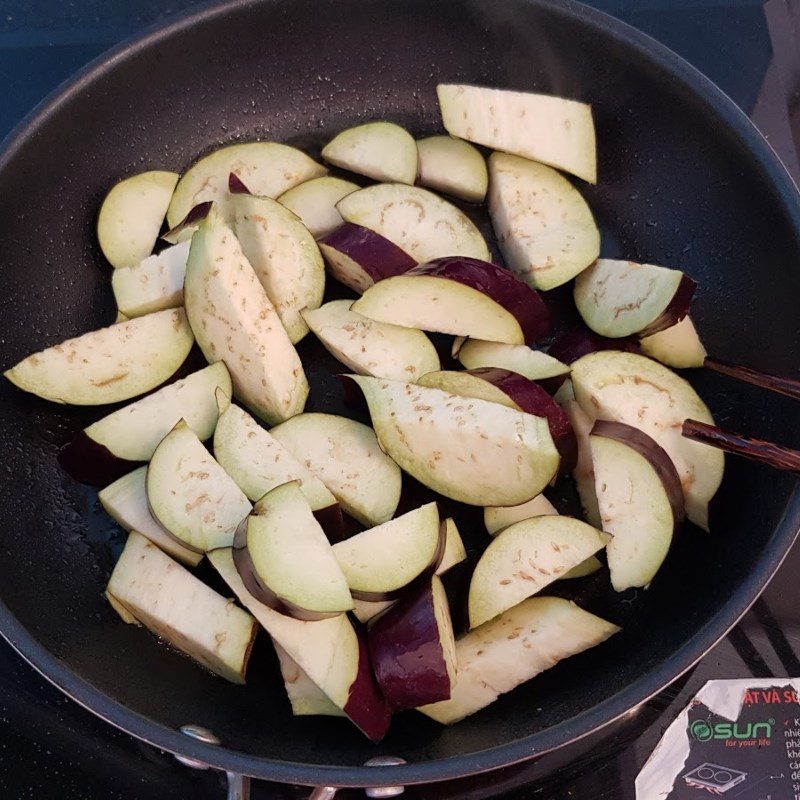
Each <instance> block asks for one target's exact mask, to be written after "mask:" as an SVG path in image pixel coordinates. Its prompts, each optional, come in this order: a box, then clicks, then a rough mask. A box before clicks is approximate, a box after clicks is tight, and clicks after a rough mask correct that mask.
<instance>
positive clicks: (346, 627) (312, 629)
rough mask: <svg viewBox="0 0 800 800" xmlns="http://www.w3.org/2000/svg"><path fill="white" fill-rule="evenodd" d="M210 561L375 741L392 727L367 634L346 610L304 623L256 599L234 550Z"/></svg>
mask: <svg viewBox="0 0 800 800" xmlns="http://www.w3.org/2000/svg"><path fill="white" fill-rule="evenodd" d="M208 560H209V561H210V562H211V564H212V566H213V567H214V568H215V569H216V570H217V572H219V574H220V575H221V576H222V578H223V580H224V581H225V582H226V583H227V584H228V586H229V587H230V588H231V590H232V591H233V593H234V594H235V595H236V597H237V598H238V599H239V602H240V603H241V604H242V605H243V606H244V607H245V608H246V609H247V610H248V611H249V612H250V613H251V614H252V615H253V616H254V617H255V618H256V619H257V620H258V622H259V623H260V624H261V625H262V626H263V628H264V630H266V632H267V633H268V634H269V635H270V636H271V637H272V638H273V640H274V641H275V642H277V643H278V644H280V646H281V647H282V648H283V649H284V650H285V651H286V652H287V653H288V655H289V656H290V657H291V658H292V660H293V661H294V662H295V663H297V664H298V666H299V667H300V668H301V669H302V670H303V671H304V672H305V673H306V674H307V675H308V677H309V679H310V680H312V681H313V682H314V683H315V684H316V685H317V686H318V687H319V688H320V689H321V690H322V691H323V692H324V693H325V694H326V695H327V696H328V697H329V698H330V700H331V701H332V702H333V703H334V704H335V705H336V706H337V707H338V708H340V709H342V711H344V713H345V714H346V715H347V716H348V717H349V719H350V720H351V721H352V722H353V723H354V724H355V725H356V726H357V727H358V728H359V729H360V730H361V731H362V732H363V733H364V735H365V736H367V737H369V738H370V739H371V740H372V741H374V742H379V741H380V740H381V739H382V738H383V737H384V736H385V734H386V731H387V730H388V728H389V721H390V718H391V712H390V711H389V707H388V705H387V704H386V701H385V700H384V698H383V697H382V696H381V693H380V690H379V689H378V684H377V683H376V681H375V675H374V673H373V671H372V667H371V665H370V661H369V652H368V650H367V645H366V641H365V636H364V635H363V634H361V633H360V632H358V631H357V630H356V629H355V628H354V626H353V624H352V623H351V622H350V620H349V619H348V617H347V615H346V614H339V615H338V616H335V617H329V618H327V619H322V620H318V621H315V622H304V621H302V620H298V619H293V618H292V617H287V616H286V615H284V614H281V613H279V612H278V611H274V610H273V609H271V608H269V607H268V606H266V605H264V604H263V603H261V602H259V601H258V600H256V598H254V597H253V595H252V594H250V592H249V591H248V590H247V588H246V587H245V585H244V583H243V582H242V579H241V577H240V576H239V573H238V571H237V569H236V566H235V564H234V561H233V553H232V550H231V548H229V547H226V548H220V549H218V550H214V551H212V552H210V553H209V554H208Z"/></svg>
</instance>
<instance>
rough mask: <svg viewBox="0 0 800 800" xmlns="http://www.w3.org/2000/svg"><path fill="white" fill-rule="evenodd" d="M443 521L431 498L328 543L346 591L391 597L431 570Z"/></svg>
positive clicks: (440, 550) (443, 535) (440, 547)
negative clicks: (330, 545) (347, 587)
mask: <svg viewBox="0 0 800 800" xmlns="http://www.w3.org/2000/svg"><path fill="white" fill-rule="evenodd" d="M446 542H447V526H446V525H445V524H444V523H443V522H440V521H439V509H438V507H437V505H436V503H427V504H426V505H424V506H420V507H419V508H416V509H414V510H413V511H409V512H408V513H406V514H402V515H401V516H399V517H396V518H395V519H392V520H389V522H384V523H383V524H382V525H378V526H376V527H374V528H369V529H368V530H366V531H362V532H361V533H357V534H356V535H355V536H351V537H350V538H349V539H345V540H344V541H343V542H338V543H337V544H335V545H334V546H333V554H334V556H335V557H336V560H337V561H338V562H339V566H340V567H341V570H342V572H343V573H344V576H345V579H346V581H347V585H348V586H349V587H350V593H351V594H352V595H353V597H354V598H357V599H359V600H369V601H380V600H393V599H396V598H397V597H399V596H400V594H401V593H402V592H403V590H404V589H406V587H408V586H409V585H410V584H412V583H413V582H414V581H417V580H420V579H422V578H424V577H425V576H429V575H432V574H433V573H435V572H436V569H437V568H438V566H439V563H440V562H441V560H442V556H443V555H444V550H445V544H446Z"/></svg>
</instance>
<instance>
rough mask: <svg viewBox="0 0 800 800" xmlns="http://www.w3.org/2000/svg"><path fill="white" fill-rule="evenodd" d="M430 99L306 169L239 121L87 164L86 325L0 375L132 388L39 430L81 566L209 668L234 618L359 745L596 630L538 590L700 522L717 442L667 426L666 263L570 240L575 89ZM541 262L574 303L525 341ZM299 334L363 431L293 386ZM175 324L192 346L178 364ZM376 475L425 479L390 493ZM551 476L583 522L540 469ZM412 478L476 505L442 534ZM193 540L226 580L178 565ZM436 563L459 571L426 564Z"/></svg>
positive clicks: (670, 415) (299, 706) (658, 555)
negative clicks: (182, 159)
mask: <svg viewBox="0 0 800 800" xmlns="http://www.w3.org/2000/svg"><path fill="white" fill-rule="evenodd" d="M438 96H439V102H440V106H441V111H442V118H443V122H444V127H445V129H446V130H447V133H448V134H449V135H433V136H427V137H426V138H422V139H419V140H417V141H415V139H414V138H413V137H412V136H411V134H410V133H409V132H408V131H406V130H405V129H404V128H402V127H401V126H399V125H397V124H395V123H394V122H389V121H374V122H368V123H366V124H363V125H359V126H357V127H354V128H350V129H348V130H345V131H342V132H340V133H339V134H338V135H337V136H335V137H334V138H333V139H332V140H331V141H330V142H328V143H327V145H326V146H325V147H324V148H323V149H322V151H321V157H322V159H323V160H324V161H325V162H327V163H328V164H330V165H332V166H333V167H335V168H337V170H336V172H335V174H333V175H329V174H327V173H328V170H327V168H326V167H325V166H323V165H322V164H321V163H319V162H317V161H315V160H313V159H312V158H311V157H309V156H308V155H307V154H305V153H303V152H301V151H299V150H297V149H295V148H293V147H289V146H287V145H284V144H279V143H275V142H252V143H248V144H237V145H232V146H229V147H224V148H222V149H220V150H217V151H215V152H213V153H211V154H210V155H208V156H206V157H204V158H202V159H200V160H199V161H197V162H196V163H195V164H194V165H192V166H191V167H190V168H189V169H188V170H187V171H186V172H185V173H184V174H183V175H178V174H175V173H172V172H165V171H150V172H144V173H141V174H139V175H134V176H132V177H129V178H127V179H126V180H124V181H122V182H121V183H119V184H117V185H116V186H114V187H113V188H112V189H111V191H110V192H109V193H108V195H107V196H106V198H105V200H104V202H103V204H102V207H101V209H100V213H99V218H98V226H97V227H98V238H99V241H100V245H101V248H102V251H103V253H104V255H105V256H106V258H107V259H108V261H109V263H110V264H111V266H112V267H113V268H114V271H113V277H112V280H111V286H112V289H113V292H114V297H115V299H116V302H117V307H118V309H119V319H118V321H117V322H116V323H115V324H114V325H112V326H110V327H107V328H103V329H101V330H97V331H93V332H90V333H86V334H84V335H82V336H80V337H78V338H75V339H71V340H68V341H66V342H63V343H62V344H58V345H56V346H54V347H50V348H48V349H46V350H43V351H42V352H39V353H35V354H34V355H31V356H29V357H28V358H26V359H24V360H23V361H21V362H20V363H19V364H17V365H16V366H14V367H12V368H11V369H9V370H8V371H7V372H6V373H5V374H6V377H7V378H8V379H9V380H11V381H12V382H13V383H14V384H16V386H18V387H19V388H20V389H22V390H25V391H27V392H31V393H33V394H36V395H38V396H40V397H43V398H46V399H48V400H51V401H53V402H58V403H68V404H73V405H92V406H94V405H105V404H110V403H120V402H123V401H130V400H133V399H134V398H137V397H138V398H139V399H136V400H133V402H131V403H129V404H128V405H125V406H124V407H122V408H119V409H118V410H115V411H113V412H112V413H110V414H108V415H106V416H104V417H102V418H101V419H99V420H98V421H97V422H95V423H93V424H92V425H90V426H89V427H87V428H85V429H84V430H83V431H80V432H79V433H77V435H76V436H75V437H74V439H73V440H72V441H71V442H70V443H69V444H68V445H67V446H66V447H65V448H64V449H63V451H62V452H61V454H60V460H61V463H62V465H63V466H64V467H65V469H66V470H67V471H68V472H69V473H70V474H71V475H72V476H73V477H75V478H76V479H78V480H81V481H83V482H86V483H91V484H94V485H98V486H101V487H102V489H101V490H100V492H99V500H100V502H101V503H102V505H103V507H104V508H105V510H106V511H107V512H108V514H109V515H110V516H112V517H113V518H114V519H115V520H116V521H117V522H118V523H119V525H120V526H121V527H122V528H123V529H125V530H126V531H128V532H129V534H128V539H127V544H126V546H125V548H124V551H123V552H122V555H121V557H120V558H119V561H118V562H117V564H116V567H115V568H114V570H113V572H112V574H111V576H110V579H109V582H108V587H107V591H106V595H107V597H108V600H109V602H110V603H111V605H112V606H113V608H114V609H115V610H116V611H117V612H118V613H119V615H120V617H121V618H122V620H123V621H124V622H127V623H132V624H137V625H142V626H144V627H146V628H148V629H150V630H151V631H152V632H153V633H154V634H156V635H157V636H159V637H161V638H162V639H165V640H166V641H168V642H169V643H171V644H172V645H173V646H174V647H175V648H177V649H179V650H181V651H183V652H184V653H185V654H187V655H189V656H191V657H193V658H194V659H196V660H197V661H198V662H199V663H200V664H202V665H203V666H204V667H206V668H207V669H209V670H211V671H213V672H214V673H216V674H217V675H219V676H220V677H221V678H224V679H226V680H229V681H232V682H234V683H239V684H243V683H244V682H245V676H246V671H247V666H248V659H249V656H250V651H251V648H252V644H253V641H254V638H255V636H256V634H257V632H258V631H259V629H263V630H264V631H265V632H266V634H268V635H269V637H271V639H272V642H273V643H274V646H275V650H276V653H277V657H278V659H279V662H280V667H281V673H282V675H283V679H284V682H285V687H286V693H287V696H288V699H289V702H290V703H291V707H292V710H293V712H294V713H295V714H297V715H309V714H321V715H329V716H342V717H347V718H349V719H350V721H351V722H352V723H354V724H355V725H356V726H357V727H358V728H359V729H360V730H361V731H362V732H363V733H364V734H365V735H366V736H367V737H369V738H370V739H372V740H374V741H379V740H380V739H381V738H382V737H383V736H384V735H385V733H386V731H387V729H388V727H389V723H390V718H391V715H392V714H393V713H396V712H401V711H404V710H409V709H417V710H418V711H420V712H422V714H424V715H426V716H427V717H429V718H431V719H433V720H436V721H437V722H440V723H443V724H450V723H454V722H457V721H458V720H461V719H463V718H464V717H466V716H468V715H471V714H474V713H476V712H479V711H480V710H481V709H483V708H485V707H486V706H488V705H489V704H491V703H492V702H493V701H494V700H495V699H497V697H498V696H500V695H501V694H504V693H506V692H509V691H512V690H513V689H514V688H515V687H516V686H518V685H519V684H521V683H523V682H525V681H527V680H530V679H531V678H533V677H534V676H536V675H537V674H538V673H539V672H541V671H543V670H545V669H549V668H552V667H554V666H555V665H556V664H557V662H558V661H560V660H561V659H564V658H567V657H569V656H572V655H575V654H577V653H580V652H582V651H584V650H586V649H588V648H591V647H595V646H598V645H600V644H601V643H602V642H604V641H605V640H606V639H608V638H609V637H610V636H612V635H613V634H615V633H616V632H617V631H618V630H619V629H618V627H617V626H616V625H615V624H613V622H611V621H606V620H605V619H601V618H600V617H598V616H595V615H594V614H592V613H590V612H589V611H588V610H584V609H582V608H579V607H578V606H577V605H576V604H575V603H574V602H572V601H571V600H569V599H564V598H562V597H554V596H546V595H547V593H548V587H551V591H552V588H553V584H554V583H555V582H557V581H558V582H561V581H564V580H570V581H574V582H576V581H581V580H593V581H610V583H611V585H612V586H613V588H614V589H615V590H617V591H618V592H623V591H626V590H628V589H631V588H643V587H647V586H648V585H649V584H650V583H651V582H652V581H653V580H656V579H657V573H658V570H659V567H660V566H661V565H662V563H663V562H664V560H665V559H666V558H668V557H669V550H670V543H671V541H672V537H673V534H674V531H675V528H676V525H677V524H678V523H680V522H681V521H682V520H683V519H684V517H687V518H688V519H689V520H690V521H691V522H693V523H694V524H696V525H698V526H700V527H703V528H707V527H708V504H709V502H710V500H711V499H712V497H713V496H714V493H715V492H716V490H717V488H718V487H719V484H720V481H721V480H722V473H723V467H724V463H723V455H722V453H721V452H720V451H718V450H716V449H713V448H711V447H708V446H706V445H705V444H702V443H698V442H695V441H690V440H689V439H687V438H684V437H682V435H681V427H682V425H683V422H684V420H685V419H687V418H691V419H694V420H697V421H699V422H704V423H708V424H713V419H712V417H711V414H710V413H709V411H708V409H707V408H706V406H705V405H704V403H703V401H702V400H701V399H700V397H698V395H697V394H696V393H695V391H694V390H693V389H692V387H691V386H690V385H689V384H688V383H687V382H686V381H685V380H684V379H683V378H682V377H680V376H679V375H678V374H676V373H675V372H673V371H671V369H670V367H675V368H688V367H699V366H702V365H703V363H704V360H705V358H706V353H705V350H704V348H703V346H702V344H701V342H700V339H699V338H698V335H697V332H696V330H695V328H694V326H693V324H692V321H691V319H690V318H689V316H688V312H689V306H690V302H691V300H692V296H693V294H694V291H695V288H696V284H695V283H694V281H693V280H692V279H691V278H689V277H688V276H687V275H684V274H683V273H682V272H681V271H679V270H677V269H671V268H666V267H663V266H654V265H651V264H637V263H633V262H628V261H620V260H611V259H606V258H600V257H599V256H600V254H601V249H602V247H601V239H600V233H599V231H598V228H597V226H596V224H595V221H594V218H593V216H592V212H591V209H590V207H589V204H588V203H587V202H586V200H585V199H584V197H583V196H582V194H581V190H580V185H581V184H580V181H588V182H590V183H595V182H596V181H597V163H596V145H595V131H594V123H593V118H592V111H591V108H590V106H588V105H586V104H585V103H581V102H577V101H573V100H565V99H561V98H558V97H549V96H544V95H536V94H528V93H523V92H512V91H505V90H501V89H486V88H481V87H475V86H460V85H441V86H439V87H438ZM476 145H479V146H480V147H478V146H476ZM486 148H489V149H490V150H491V151H492V152H490V153H489V154H488V156H487V153H486ZM565 173H567V174H568V175H570V176H573V177H567V175H565ZM601 177H602V176H601ZM574 178H577V179H579V180H577V181H575V180H574ZM443 195H445V196H447V197H445V196H443ZM447 198H450V199H447ZM453 199H455V200H456V201H457V202H453ZM469 204H473V205H469ZM483 204H486V205H485V206H484V207H483V208H484V210H483V211H482V212H480V213H483V214H485V213H486V211H487V210H488V216H489V219H490V220H491V223H492V226H493V227H494V231H495V233H496V244H497V247H498V248H499V252H500V253H501V254H502V261H501V260H500V259H495V260H493V258H492V249H491V247H490V243H488V242H487V241H486V239H485V237H484V235H483V234H482V233H481V229H480V227H479V226H478V225H476V223H475V222H474V220H475V219H478V218H479V216H478V212H479V209H480V208H481V207H482V206H483ZM166 228H168V230H165V229H166ZM154 251H155V252H154ZM326 281H328V282H330V281H334V282H337V283H338V284H340V285H341V286H340V287H339V290H338V292H337V296H338V297H341V295H342V294H343V293H344V294H347V295H348V296H347V297H346V298H345V299H330V300H328V301H327V302H326V298H327V297H328V296H329V295H328V294H326ZM571 281H572V282H574V300H575V305H576V307H577V310H578V312H579V313H580V316H581V317H582V319H583V321H584V323H585V328H582V329H580V330H572V331H570V332H568V333H566V335H560V336H558V337H557V338H555V340H553V338H552V332H553V330H554V328H555V329H558V327H559V324H560V321H559V320H558V319H554V318H553V312H552V311H551V306H552V305H553V304H551V303H550V302H549V301H548V298H547V292H549V291H550V290H553V289H555V288H556V287H559V286H562V285H564V284H567V283H569V282H571ZM540 292H541V293H542V294H540ZM561 333H562V334H563V331H562V332H561ZM430 334H434V337H433V339H432V338H431V337H430ZM306 336H312V337H316V338H317V339H318V340H319V341H320V342H321V343H322V345H323V346H324V347H325V348H326V349H327V350H328V351H329V352H330V354H331V355H332V356H333V357H334V358H335V359H336V360H337V361H338V362H340V364H341V365H342V369H341V371H342V372H343V373H346V374H345V375H343V376H342V387H341V388H342V391H343V392H344V393H345V396H346V397H348V398H349V399H350V401H351V403H355V404H356V405H358V404H362V405H363V404H364V403H365V404H366V407H367V409H368V415H369V419H370V421H371V425H365V424H363V423H362V422H359V421H356V420H355V419H350V418H348V417H345V416H338V415H333V414H327V413H319V412H315V413H308V412H305V411H304V409H305V408H306V404H307V400H308V397H309V392H310V388H309V381H308V380H307V377H306V372H305V367H306V366H307V365H304V364H303V362H302V359H301V357H300V355H299V354H298V350H297V348H296V345H297V344H298V342H300V341H301V340H302V339H303V338H304V337H306ZM446 337H452V338H446ZM445 338H446V341H445V342H444V348H443V347H442V346H441V345H442V342H443V341H444V340H445ZM543 340H544V341H549V342H550V350H549V352H545V351H544V350H542V349H537V348H536V343H537V342H540V343H541V342H542V341H543ZM194 345H196V346H197V348H199V351H200V352H201V353H202V356H204V357H205V360H206V361H207V362H208V366H206V367H204V368H203V369H200V370H199V371H195V372H192V373H191V374H186V372H185V369H183V365H184V362H186V360H187V356H189V353H190V350H191V349H192V348H193V346H194ZM451 349H452V357H451V355H450V352H451ZM443 350H444V354H442V351H443ZM319 407H320V404H319V403H318V402H317V404H316V405H315V408H319ZM355 415H356V414H354V416H355ZM363 418H364V419H366V417H363ZM404 474H405V475H406V476H410V477H412V478H414V479H416V481H418V482H419V483H421V484H422V485H423V486H424V487H427V489H428V490H431V491H432V492H434V493H436V494H435V495H434V497H437V498H438V499H435V500H434V501H430V502H425V503H423V504H416V505H414V504H411V505H409V503H408V502H407V501H406V502H404V497H405V494H404V488H403V487H404V481H407V480H408V478H404ZM559 476H566V479H567V480H569V479H570V476H571V477H572V478H573V479H574V481H575V484H576V486H577V490H578V493H579V496H580V500H581V504H582V506H583V511H584V516H585V520H586V521H583V520H580V519H576V518H573V517H571V516H565V515H560V514H559V513H558V512H557V511H556V508H555V507H554V505H553V504H552V503H551V502H550V501H549V500H548V499H547V497H546V496H545V494H543V492H545V493H546V492H547V490H548V487H549V486H550V485H551V484H552V483H553V482H554V480H556V478H557V477H559ZM442 498H446V501H447V507H448V508H452V507H453V502H452V501H456V503H461V504H466V505H469V506H477V507H481V508H483V514H484V520H485V526H486V533H485V534H483V535H482V536H480V537H473V536H470V537H469V542H470V543H471V542H472V541H473V539H474V540H475V541H478V540H481V541H482V546H481V547H480V548H478V552H470V554H469V558H468V553H467V548H466V547H465V544H464V542H463V541H462V538H461V534H460V532H459V530H458V527H457V525H456V522H455V521H454V519H453V518H452V517H450V516H448V515H446V514H444V513H442V511H441V509H440V505H441V504H442ZM456 516H457V515H456ZM203 558H207V559H208V561H209V562H210V563H211V564H212V565H213V567H214V568H215V569H216V570H217V572H218V573H219V575H220V576H221V578H222V579H223V580H224V582H225V583H227V585H228V587H229V589H230V593H231V594H232V595H233V596H234V597H235V599H236V602H230V600H229V598H227V597H224V596H222V595H220V594H218V593H217V592H216V591H215V590H214V589H212V588H211V587H209V586H207V585H205V584H204V583H202V582H201V581H200V580H199V579H198V578H197V577H196V576H195V575H194V574H193V572H192V570H193V569H194V568H195V567H197V565H198V563H199V562H200V561H201V560H202V559H203ZM457 565H462V566H461V569H464V566H465V565H469V567H470V569H471V579H470V580H469V582H468V588H467V591H466V596H464V595H463V592H462V593H461V594H460V595H459V596H457V597H453V596H452V587H448V589H446V584H447V581H445V582H444V583H443V581H442V580H441V576H443V575H445V573H447V572H448V571H449V570H451V569H452V568H454V567H456V566H457ZM589 576H592V577H591V578H590V577H589ZM562 585H563V584H561V583H559V586H562ZM448 590H449V591H451V597H450V601H451V602H452V601H454V600H455V601H457V602H458V603H459V606H461V605H463V606H464V607H465V608H466V609H467V611H466V621H465V624H464V625H463V627H464V628H465V630H464V631H461V630H460V627H461V626H460V625H456V626H454V624H453V618H451V612H450V606H449V602H448ZM454 629H455V630H454ZM242 691H246V689H242Z"/></svg>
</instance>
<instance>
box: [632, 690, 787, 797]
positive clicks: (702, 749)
mask: <svg viewBox="0 0 800 800" xmlns="http://www.w3.org/2000/svg"><path fill="white" fill-rule="evenodd" d="M799 696H800V678H796V679H795V678H769V679H766V680H761V679H754V678H746V679H742V680H725V681H709V682H708V683H707V684H706V685H705V686H703V688H702V689H701V690H700V691H699V692H698V693H697V695H695V698H694V700H693V701H692V702H691V704H690V705H689V707H688V708H685V709H684V710H683V711H682V712H681V713H680V714H679V716H678V718H677V719H676V720H675V721H674V722H673V723H672V724H671V725H670V726H669V728H667V730H666V732H665V734H664V736H663V737H662V739H661V741H660V742H659V743H658V746H657V747H656V749H655V750H654V751H653V754H652V755H651V756H650V758H649V759H648V761H647V763H646V764H645V765H644V767H643V768H642V771H641V772H640V773H639V776H638V777H637V779H636V798H637V800H703V799H704V798H711V797H722V798H725V800H732V798H736V800H800V699H799Z"/></svg>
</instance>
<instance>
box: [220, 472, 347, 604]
mask: <svg viewBox="0 0 800 800" xmlns="http://www.w3.org/2000/svg"><path fill="white" fill-rule="evenodd" d="M233 560H234V563H235V564H236V569H238V570H239V574H240V575H241V576H242V580H243V581H244V585H245V586H246V587H247V589H248V591H249V592H250V594H252V595H253V597H255V598H256V599H257V600H260V601H261V602H262V603H264V604H266V605H268V606H269V607H270V608H274V609H275V610H276V611H280V612H281V613H282V614H287V615H289V616H290V617H295V618H296V619H305V620H319V619H325V618H327V617H335V616H336V615H337V614H342V613H344V612H345V611H349V610H350V609H351V608H352V607H353V599H352V597H351V596H350V591H349V589H348V588H347V579H346V578H345V575H344V574H343V572H342V570H341V568H340V567H339V564H338V562H337V559H336V556H335V555H334V552H333V550H332V549H331V545H330V542H329V541H328V539H327V538H326V536H325V533H324V532H323V530H322V528H321V527H320V524H319V522H317V520H316V519H315V517H314V514H313V512H312V511H311V507H310V506H309V504H308V500H306V498H305V496H304V495H303V492H302V491H301V490H300V486H299V484H298V483H297V481H290V482H289V483H284V484H282V485H281V486H277V487H276V488H275V489H272V490H271V491H270V492H268V493H267V494H266V495H264V497H262V498H261V500H260V501H259V513H258V515H252V516H250V517H248V519H247V522H246V524H245V526H244V528H243V529H242V531H241V534H240V535H237V537H236V539H235V540H234V551H233Z"/></svg>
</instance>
